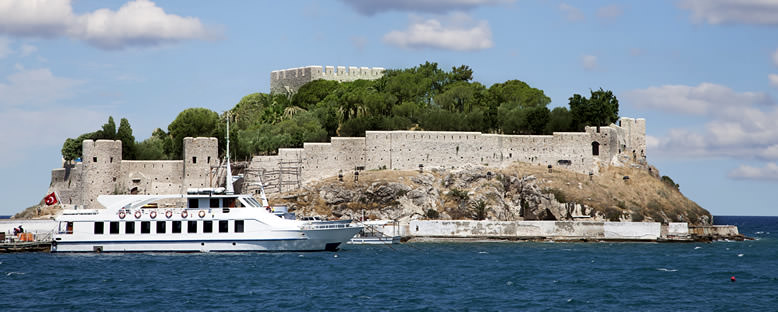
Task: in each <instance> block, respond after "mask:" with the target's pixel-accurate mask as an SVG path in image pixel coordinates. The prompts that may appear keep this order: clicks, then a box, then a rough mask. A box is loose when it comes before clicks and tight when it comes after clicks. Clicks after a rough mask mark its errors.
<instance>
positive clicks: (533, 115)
mask: <svg viewBox="0 0 778 312" xmlns="http://www.w3.org/2000/svg"><path fill="white" fill-rule="evenodd" d="M550 115H551V112H550V111H549V110H548V108H546V107H545V106H538V107H533V108H529V109H527V127H528V128H529V131H530V133H531V134H544V133H545V130H546V124H548V121H549V119H550Z"/></svg>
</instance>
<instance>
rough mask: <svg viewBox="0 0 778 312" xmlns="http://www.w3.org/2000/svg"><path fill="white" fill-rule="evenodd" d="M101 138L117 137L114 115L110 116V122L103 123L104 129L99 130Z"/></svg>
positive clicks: (110, 138) (111, 138) (112, 138)
mask: <svg viewBox="0 0 778 312" xmlns="http://www.w3.org/2000/svg"><path fill="white" fill-rule="evenodd" d="M99 136H100V139H107V140H114V139H115V138H116V123H114V121H113V116H108V122H107V123H105V124H104V125H103V128H102V130H100V131H99Z"/></svg>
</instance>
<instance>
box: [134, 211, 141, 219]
mask: <svg viewBox="0 0 778 312" xmlns="http://www.w3.org/2000/svg"><path fill="white" fill-rule="evenodd" d="M141 215H142V214H141V213H140V210H136V211H135V219H140V216H141Z"/></svg>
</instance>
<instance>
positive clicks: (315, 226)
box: [302, 221, 352, 230]
mask: <svg viewBox="0 0 778 312" xmlns="http://www.w3.org/2000/svg"><path fill="white" fill-rule="evenodd" d="M349 227H352V226H351V224H350V223H341V222H338V223H334V222H326V221H324V222H310V223H305V224H303V226H302V228H303V229H304V230H329V229H345V228H349Z"/></svg>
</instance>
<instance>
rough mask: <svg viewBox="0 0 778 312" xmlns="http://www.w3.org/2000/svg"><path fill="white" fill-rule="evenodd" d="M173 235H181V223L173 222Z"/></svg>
mask: <svg viewBox="0 0 778 312" xmlns="http://www.w3.org/2000/svg"><path fill="white" fill-rule="evenodd" d="M172 232H173V233H181V221H173V231H172Z"/></svg>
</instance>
